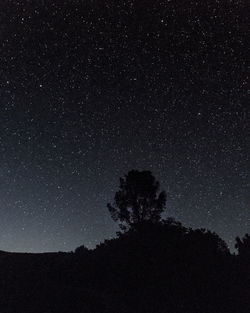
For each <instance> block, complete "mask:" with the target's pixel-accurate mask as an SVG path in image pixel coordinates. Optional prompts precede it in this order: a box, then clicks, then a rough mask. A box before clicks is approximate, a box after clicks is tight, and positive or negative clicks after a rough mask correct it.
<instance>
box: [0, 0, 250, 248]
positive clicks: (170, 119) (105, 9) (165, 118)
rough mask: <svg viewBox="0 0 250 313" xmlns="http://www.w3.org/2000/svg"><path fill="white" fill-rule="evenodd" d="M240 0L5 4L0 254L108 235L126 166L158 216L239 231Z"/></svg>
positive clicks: (243, 224)
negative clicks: (151, 186)
mask: <svg viewBox="0 0 250 313" xmlns="http://www.w3.org/2000/svg"><path fill="white" fill-rule="evenodd" d="M247 2H248V1H246V0H238V1H229V0H227V1H220V0H218V1H212V0H207V1H183V0H173V1H171V0H168V1H167V0H166V1H162V0H161V1H158V0H151V1H146V0H140V1H139V0H138V1H135V0H123V1H120V0H101V1H100V0H86V1H83V0H82V1H80V0H78V1H74V0H71V1H63V0H58V1H52V0H51V1H49V0H48V1H46V0H44V1H42V0H37V1H7V0H5V1H4V0H2V1H1V3H0V19H1V23H0V73H1V75H0V93H1V98H0V158H1V163H0V164H1V165H0V250H7V251H25V252H43V251H59V250H60V251H70V250H74V249H75V248H76V247H77V246H79V245H82V244H84V245H85V246H87V247H89V248H93V247H94V246H95V245H96V244H97V243H99V242H100V241H103V240H104V239H105V238H111V237H113V236H115V232H116V231H117V230H118V226H117V225H116V224H115V223H114V221H113V220H112V219H111V217H110V215H109V212H108V209H107V208H106V204H107V202H111V201H112V199H113V196H114V193H115V191H116V190H117V189H118V185H119V177H120V176H123V175H124V174H126V173H127V172H128V171H129V170H131V169H139V170H151V171H152V172H153V174H154V175H155V177H156V178H157V179H158V180H159V182H160V183H161V187H162V189H164V190H166V192H167V197H168V199H167V208H166V213H165V214H164V217H167V216H172V217H175V218H176V219H177V220H179V221H181V222H182V223H183V224H184V225H185V226H191V227H195V228H198V227H204V228H209V229H211V230H213V231H216V232H217V233H218V234H219V235H220V236H221V237H222V238H223V239H224V240H226V242H227V243H228V244H229V245H230V247H232V246H233V244H234V238H235V237H236V236H237V235H239V236H242V235H243V234H245V233H246V232H249V229H250V207H249V203H250V201H249V200H250V197H249V175H248V174H249V167H250V166H249V152H250V128H249V125H250V124H249V122H250V119H249V106H248V101H247V100H249V99H248V86H247V85H248V71H249V66H248V64H247V55H248V49H247V28H248V25H247V24H248V23H247Z"/></svg>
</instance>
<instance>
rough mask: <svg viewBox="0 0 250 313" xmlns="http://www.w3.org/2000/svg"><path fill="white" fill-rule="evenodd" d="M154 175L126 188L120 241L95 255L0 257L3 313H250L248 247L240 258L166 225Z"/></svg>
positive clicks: (209, 236)
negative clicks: (162, 217) (162, 216)
mask: <svg viewBox="0 0 250 313" xmlns="http://www.w3.org/2000/svg"><path fill="white" fill-rule="evenodd" d="M159 189H160V188H159V183H158V182H157V181H156V180H155V178H154V177H153V175H152V173H151V172H149V171H142V172H139V171H130V172H129V173H128V174H127V175H126V176H125V178H123V179H121V180H120V187H119V190H118V191H117V193H116V194H115V201H114V203H113V204H108V208H109V210H110V211H111V214H112V217H113V218H114V219H115V220H117V221H119V222H120V223H121V232H118V233H117V237H116V238H113V239H110V240H105V241H104V242H103V243H101V244H99V245H98V246H97V247H96V248H95V249H94V250H88V249H87V248H86V247H85V246H84V245H83V246H80V247H78V248H77V249H76V250H75V251H74V252H69V253H66V252H59V253H41V254H29V253H8V252H4V251H2V252H0V265H1V266H0V312H1V313H20V312H25V313H132V312H133V313H134V312H138V313H166V312H168V313H235V312H239V313H249V310H250V245H249V243H250V240H249V238H250V237H249V235H245V236H244V237H243V238H242V239H240V238H236V245H235V247H236V249H237V250H238V253H237V254H232V253H231V252H230V251H229V249H228V247H227V245H226V243H225V242H224V241H223V240H222V239H221V238H220V237H219V236H218V235H217V234H216V233H214V232H211V231H209V230H205V229H191V228H186V227H184V226H183V225H182V224H181V223H180V222H178V221H175V220H174V219H172V218H168V219H165V220H164V219H161V213H162V212H163V210H164V209H165V202H166V195H165V193H164V192H161V191H160V190H159Z"/></svg>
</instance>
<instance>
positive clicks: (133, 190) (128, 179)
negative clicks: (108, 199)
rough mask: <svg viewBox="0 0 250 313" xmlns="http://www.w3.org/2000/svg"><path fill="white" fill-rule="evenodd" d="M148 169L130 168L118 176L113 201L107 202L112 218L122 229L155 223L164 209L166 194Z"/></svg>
mask: <svg viewBox="0 0 250 313" xmlns="http://www.w3.org/2000/svg"><path fill="white" fill-rule="evenodd" d="M159 187H160V184H159V182H158V181H156V179H155V177H154V176H153V175H152V173H151V172H150V171H137V170H131V171H130V172H128V174H127V175H125V178H120V190H119V191H117V192H116V194H115V198H114V203H113V205H111V204H110V203H108V204H107V207H108V209H109V211H110V213H111V216H112V218H113V219H114V220H115V221H120V222H121V223H120V224H119V226H120V228H121V229H122V230H128V229H138V228H139V227H140V226H142V225H143V224H145V222H151V223H156V222H159V221H160V219H161V213H162V212H163V211H164V209H165V203H166V194H165V192H164V191H162V192H159Z"/></svg>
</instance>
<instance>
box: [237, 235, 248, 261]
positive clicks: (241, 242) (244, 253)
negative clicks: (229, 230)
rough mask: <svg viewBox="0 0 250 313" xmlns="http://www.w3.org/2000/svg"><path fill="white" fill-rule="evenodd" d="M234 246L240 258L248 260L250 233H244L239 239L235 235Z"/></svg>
mask: <svg viewBox="0 0 250 313" xmlns="http://www.w3.org/2000/svg"><path fill="white" fill-rule="evenodd" d="M235 248H236V249H237V250H238V254H239V257H240V258H243V259H246V260H248V261H249V260H250V235H249V234H245V236H244V237H243V238H242V239H240V238H239V237H236V244H235Z"/></svg>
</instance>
